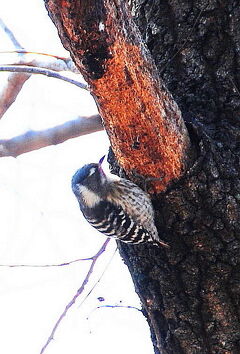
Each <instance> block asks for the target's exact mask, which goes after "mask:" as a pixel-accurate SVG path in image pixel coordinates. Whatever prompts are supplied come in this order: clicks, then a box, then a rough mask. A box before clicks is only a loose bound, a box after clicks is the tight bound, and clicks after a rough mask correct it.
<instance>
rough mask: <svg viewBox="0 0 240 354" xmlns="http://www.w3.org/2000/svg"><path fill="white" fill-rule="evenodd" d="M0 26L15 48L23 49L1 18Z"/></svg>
mask: <svg viewBox="0 0 240 354" xmlns="http://www.w3.org/2000/svg"><path fill="white" fill-rule="evenodd" d="M0 27H2V29H3V30H4V32H5V33H6V34H7V35H8V37H9V39H10V40H11V42H12V43H13V45H14V47H15V48H20V49H24V48H23V47H22V46H21V44H20V43H19V42H18V40H17V38H16V37H15V35H14V34H13V32H12V31H11V30H10V28H9V27H8V26H7V25H6V24H5V23H4V21H3V20H2V19H1V18H0Z"/></svg>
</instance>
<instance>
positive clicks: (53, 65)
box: [0, 50, 79, 74]
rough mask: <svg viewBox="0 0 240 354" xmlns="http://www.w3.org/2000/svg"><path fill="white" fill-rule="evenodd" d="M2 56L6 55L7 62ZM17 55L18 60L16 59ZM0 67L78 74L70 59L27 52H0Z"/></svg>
mask: <svg viewBox="0 0 240 354" xmlns="http://www.w3.org/2000/svg"><path fill="white" fill-rule="evenodd" d="M4 54H7V60H6V59H5V56H4ZM11 54H12V56H13V54H15V55H14V60H11ZM16 54H18V59H16ZM0 59H1V60H0V61H1V63H0V65H4V66H5V65H13V66H19V65H22V66H30V67H36V68H44V69H47V70H53V71H70V72H72V73H74V74H79V70H78V69H77V68H76V66H75V64H74V63H73V61H72V59H71V58H64V57H60V56H58V55H53V54H47V53H38V52H29V51H26V50H12V51H0Z"/></svg>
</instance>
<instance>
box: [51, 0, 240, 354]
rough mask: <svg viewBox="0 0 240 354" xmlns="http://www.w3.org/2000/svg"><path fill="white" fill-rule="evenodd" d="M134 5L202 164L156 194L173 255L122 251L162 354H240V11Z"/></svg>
mask: <svg viewBox="0 0 240 354" xmlns="http://www.w3.org/2000/svg"><path fill="white" fill-rule="evenodd" d="M45 1H46V3H50V2H54V0H52V1H51V0H45ZM76 1H77V0H76ZM102 2H103V1H102ZM62 3H69V4H70V2H69V1H67V0H66V1H65V2H61V4H62ZM80 3H81V1H80ZM114 3H116V1H114ZM131 6H132V11H133V13H134V15H135V21H136V23H137V24H138V26H139V28H140V30H141V33H142V36H143V38H144V40H145V42H146V43H147V45H148V48H149V49H150V51H151V54H152V56H153V58H154V60H155V63H156V65H157V68H158V71H159V73H160V74H161V76H162V78H163V80H164V82H165V84H166V85H167V86H168V89H169V90H170V92H171V93H172V95H173V97H174V99H175V100H176V101H177V103H178V105H179V107H180V109H181V111H182V115H183V117H184V118H185V121H186V123H187V127H188V131H189V135H190V138H191V142H192V151H194V156H195V158H194V162H193V164H192V165H191V166H190V167H189V169H188V170H187V171H186V172H185V174H184V176H182V177H181V178H180V179H178V180H177V181H175V182H174V183H172V184H171V186H170V187H169V188H168V190H167V191H165V192H162V193H161V194H156V195H154V199H153V203H154V207H155V210H156V225H157V228H158V230H159V234H160V237H161V238H163V239H164V240H166V241H167V242H168V243H169V244H170V246H171V247H170V249H168V250H166V249H162V248H159V249H158V248H156V247H152V246H151V245H136V246H128V245H124V244H122V243H121V244H119V249H120V252H121V255H122V257H123V259H124V261H125V263H126V264H127V266H128V268H129V270H130V273H131V275H132V279H133V282H134V284H135V289H136V292H137V293H138V295H139V297H140V299H141V302H142V306H143V311H144V314H145V316H146V317H147V320H148V322H149V326H150V329H151V334H152V340H153V345H154V350H155V353H156V354H157V353H174V354H176V353H177V354H178V353H201V354H202V353H224V354H227V353H240V321H239V318H240V272H239V270H240V253H239V251H240V235H239V234H240V232H239V231H240V230H239V229H240V207H239V201H240V179H239V174H240V167H239V149H240V141H239V137H240V131H239V113H240V92H239V89H238V87H240V82H239V81H240V75H239V61H240V50H239V48H240V2H239V1H237V0H228V1H224V0H219V1H207V0H206V1H203V0H197V1H194V2H193V1H190V0H183V1H179V0H169V1H167V0H145V1H142V0H135V1H134V0H132V1H131ZM72 16H74V12H72ZM62 21H64V17H63V20H62ZM68 32H69V33H70V29H69V28H68ZM71 33H73V32H71ZM73 34H74V36H76V32H74V33H73ZM68 48H70V46H69V45H68ZM70 50H73V52H74V49H72V47H71V48H70ZM75 50H76V48H75ZM79 51H80V50H79ZM110 161H111V163H112V165H113V166H114V167H115V171H117V170H118V167H117V165H116V163H115V162H114V159H111V158H110Z"/></svg>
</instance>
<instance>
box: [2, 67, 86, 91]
mask: <svg viewBox="0 0 240 354" xmlns="http://www.w3.org/2000/svg"><path fill="white" fill-rule="evenodd" d="M0 71H8V72H14V73H28V74H40V75H46V76H48V77H54V78H55V79H60V80H63V81H66V82H69V83H70V84H73V85H76V86H78V87H80V88H82V89H84V90H88V86H87V85H86V84H83V83H82V82H79V81H77V80H73V79H70V78H69V77H67V76H64V75H61V74H59V73H57V72H55V71H53V70H47V69H44V68H35V67H32V66H24V65H1V66H0Z"/></svg>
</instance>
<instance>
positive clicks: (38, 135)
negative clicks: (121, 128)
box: [0, 114, 103, 157]
mask: <svg viewBox="0 0 240 354" xmlns="http://www.w3.org/2000/svg"><path fill="white" fill-rule="evenodd" d="M101 130H103V125H102V120H101V117H100V116H99V115H98V114H97V115H93V116H91V117H79V118H77V119H75V120H71V121H69V122H66V123H64V124H60V125H57V126H56V127H53V128H49V129H46V130H41V131H28V132H26V133H24V134H22V135H19V136H16V137H14V138H11V139H2V140H0V157H6V156H12V157H17V156H19V155H21V154H24V153H26V152H30V151H33V150H38V149H41V148H44V147H46V146H50V145H57V144H60V143H63V142H64V141H66V140H68V139H72V138H76V137H79V136H82V135H87V134H91V133H95V132H97V131H101Z"/></svg>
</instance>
